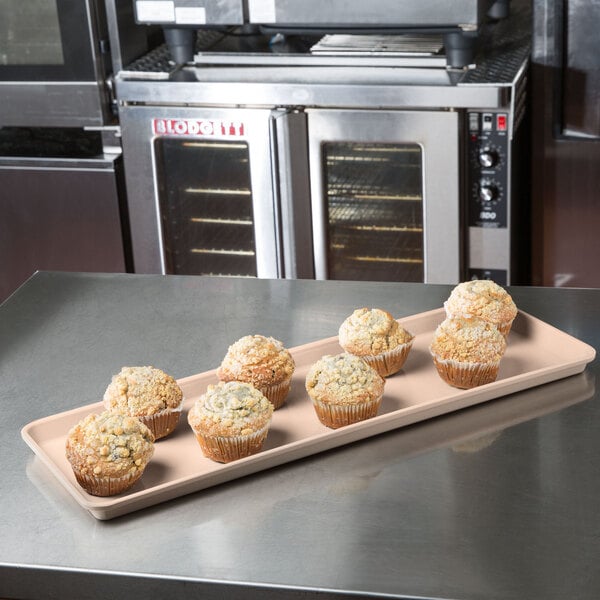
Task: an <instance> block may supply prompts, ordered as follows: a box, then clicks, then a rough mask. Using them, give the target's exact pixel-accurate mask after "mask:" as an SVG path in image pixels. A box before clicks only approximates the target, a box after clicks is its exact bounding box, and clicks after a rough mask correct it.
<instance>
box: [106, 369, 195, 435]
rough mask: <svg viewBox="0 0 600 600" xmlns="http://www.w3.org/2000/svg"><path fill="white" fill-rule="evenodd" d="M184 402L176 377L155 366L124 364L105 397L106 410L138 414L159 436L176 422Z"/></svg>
mask: <svg viewBox="0 0 600 600" xmlns="http://www.w3.org/2000/svg"><path fill="white" fill-rule="evenodd" d="M182 402H183V392H182V390H181V388H180V387H179V385H178V384H177V382H176V381H175V379H173V377H171V375H168V374H167V373H165V372H164V371H161V370H160V369H157V368H156V367H123V368H122V369H121V371H120V372H119V373H117V374H116V375H113V377H112V380H111V382H110V384H109V385H108V387H107V388H106V391H105V392H104V398H103V403H104V407H105V408H106V410H109V411H111V412H113V413H116V414H120V415H129V416H132V417H138V418H139V419H140V420H141V421H142V422H143V423H144V424H145V425H147V426H148V427H149V428H150V429H151V430H152V433H153V434H154V438H155V439H157V440H158V439H160V438H163V437H165V436H166V435H168V434H169V433H171V432H172V431H173V429H175V427H176V426H177V423H178V422H179V417H180V415H181V406H182Z"/></svg>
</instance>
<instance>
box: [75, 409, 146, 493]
mask: <svg viewBox="0 0 600 600" xmlns="http://www.w3.org/2000/svg"><path fill="white" fill-rule="evenodd" d="M153 442H154V436H153V435H152V432H151V431H150V429H149V428H148V427H146V426H145V425H144V424H143V423H142V422H141V421H140V420H139V419H137V418H135V417H128V416H125V415H119V414H115V413H111V412H108V411H104V412H103V413H101V414H99V415H98V414H91V415H88V416H87V417H85V419H83V420H82V421H80V422H79V423H77V425H75V426H74V427H73V428H72V429H71V430H70V431H69V434H68V436H67V442H66V456H67V460H68V461H69V463H70V464H71V467H72V468H73V473H74V474H75V479H77V482H78V483H79V485H80V486H81V487H82V488H83V489H84V490H85V491H86V492H88V493H89V494H92V495H93V496H114V495H116V494H121V493H122V492H125V491H126V490H128V489H129V488H131V486H133V484H134V483H135V482H136V481H137V480H138V479H139V478H140V477H141V476H142V474H143V472H144V470H145V468H146V465H147V464H148V461H149V460H150V458H151V457H152V454H153V453H154V443H153Z"/></svg>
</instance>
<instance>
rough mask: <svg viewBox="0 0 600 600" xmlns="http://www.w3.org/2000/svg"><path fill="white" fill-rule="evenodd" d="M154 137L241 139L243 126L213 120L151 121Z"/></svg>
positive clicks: (241, 124) (238, 122)
mask: <svg viewBox="0 0 600 600" xmlns="http://www.w3.org/2000/svg"><path fill="white" fill-rule="evenodd" d="M152 131H153V132H154V134H155V135H189V136H197V137H241V136H243V135H244V124H243V123H242V122H241V121H225V120H219V119H217V120H214V119H153V121H152Z"/></svg>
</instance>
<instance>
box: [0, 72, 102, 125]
mask: <svg viewBox="0 0 600 600" xmlns="http://www.w3.org/2000/svg"><path fill="white" fill-rule="evenodd" d="M0 98H2V110H1V111H0V126H9V125H15V126H27V127H85V126H88V125H92V126H93V125H96V126H99V125H103V124H105V123H106V122H108V121H110V120H111V119H110V117H109V116H108V108H107V104H108V98H107V96H106V90H105V88H103V84H102V83H96V82H95V81H90V82H78V83H68V82H31V83H22V82H19V83H15V82H2V81H0Z"/></svg>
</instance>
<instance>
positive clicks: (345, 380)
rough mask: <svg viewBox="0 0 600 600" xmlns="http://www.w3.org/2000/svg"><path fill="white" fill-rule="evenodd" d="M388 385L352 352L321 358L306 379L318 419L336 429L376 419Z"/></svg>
mask: <svg viewBox="0 0 600 600" xmlns="http://www.w3.org/2000/svg"><path fill="white" fill-rule="evenodd" d="M384 385H385V382H384V379H383V377H381V376H380V375H379V373H377V371H376V370H375V369H374V368H373V367H371V366H370V365H369V364H367V363H366V362H365V361H364V360H363V359H362V358H360V357H358V356H355V355H353V354H349V353H348V352H343V353H341V354H336V355H325V356H323V357H321V358H320V359H319V360H318V361H317V362H316V363H314V364H313V365H312V366H311V367H310V369H309V371H308V374H307V375H306V391H307V392H308V395H309V396H310V399H311V400H312V403H313V406H314V408H315V412H316V413H317V417H318V418H319V420H320V421H321V423H323V425H326V426H327V427H331V428H332V429H337V428H338V427H342V426H344V425H349V424H350V423H356V422H357V421H363V420H365V419H369V418H371V417H374V416H375V415H376V414H377V411H378V410H379V406H380V405H381V399H382V396H383V388H384Z"/></svg>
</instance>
